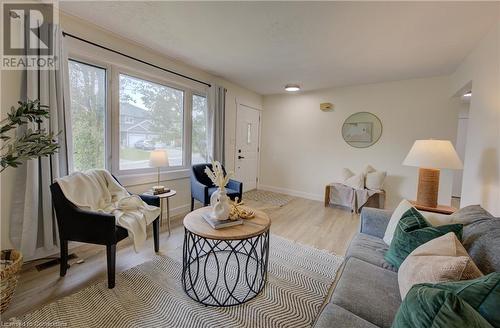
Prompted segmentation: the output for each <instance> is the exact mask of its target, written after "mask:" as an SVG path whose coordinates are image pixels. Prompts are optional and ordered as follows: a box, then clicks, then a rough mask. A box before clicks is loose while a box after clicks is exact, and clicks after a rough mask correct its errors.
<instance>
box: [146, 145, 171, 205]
mask: <svg viewBox="0 0 500 328" xmlns="http://www.w3.org/2000/svg"><path fill="white" fill-rule="evenodd" d="M168 165H169V164H168V154H167V151H166V150H163V149H159V150H153V151H152V152H151V153H150V154H149V166H151V167H156V168H157V169H158V183H157V185H156V186H153V193H154V194H155V195H157V194H161V193H164V192H169V191H170V190H169V189H165V186H160V168H162V167H167V166H168Z"/></svg>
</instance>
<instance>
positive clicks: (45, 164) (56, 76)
mask: <svg viewBox="0 0 500 328" xmlns="http://www.w3.org/2000/svg"><path fill="white" fill-rule="evenodd" d="M47 33H48V32H47ZM50 39H51V44H53V46H54V51H55V52H54V55H55V57H56V60H55V63H56V69H50V70H45V69H38V70H26V71H25V82H26V89H25V90H24V91H25V92H24V93H25V98H26V99H29V100H34V99H40V103H41V104H42V105H47V106H49V111H50V119H48V120H44V122H43V123H42V124H41V128H43V129H45V130H46V131H52V132H54V133H55V134H58V136H57V140H58V143H59V149H58V152H57V153H56V154H55V155H52V156H49V157H41V158H38V159H33V160H30V161H28V162H27V163H25V164H24V165H22V166H21V167H19V168H18V169H16V188H15V190H14V196H13V199H14V200H13V204H12V214H11V222H10V237H11V240H12V242H13V243H14V245H15V247H16V248H17V249H19V250H20V251H21V252H22V253H23V255H24V257H25V259H27V260H30V259H31V260H32V259H37V258H42V257H45V256H48V255H51V254H55V253H57V252H58V247H57V246H58V232H57V223H56V219H55V214H54V211H53V209H52V200H51V195H50V189H49V186H50V184H52V182H53V181H54V179H55V178H57V177H60V176H64V175H67V173H68V161H67V142H66V133H65V131H66V129H65V117H64V115H65V111H64V105H65V99H64V92H63V89H64V83H63V81H64V78H63V77H64V74H65V63H66V58H67V55H66V54H65V52H64V47H63V44H62V40H63V37H62V33H61V31H60V29H59V27H58V26H54V29H53V33H52V34H51V35H50ZM32 128H35V127H32Z"/></svg>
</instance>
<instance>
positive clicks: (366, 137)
mask: <svg viewBox="0 0 500 328" xmlns="http://www.w3.org/2000/svg"><path fill="white" fill-rule="evenodd" d="M381 136H382V122H381V121H380V119H379V118H378V117H377V116H376V115H374V114H372V113H369V112H358V113H354V114H352V115H351V116H349V117H348V118H347V119H346V120H345V121H344V124H343V125H342V137H343V138H344V141H345V142H347V143H348V144H349V145H350V146H352V147H356V148H366V147H370V146H371V145H373V144H375V143H376V142H377V141H378V140H379V139H380V137H381Z"/></svg>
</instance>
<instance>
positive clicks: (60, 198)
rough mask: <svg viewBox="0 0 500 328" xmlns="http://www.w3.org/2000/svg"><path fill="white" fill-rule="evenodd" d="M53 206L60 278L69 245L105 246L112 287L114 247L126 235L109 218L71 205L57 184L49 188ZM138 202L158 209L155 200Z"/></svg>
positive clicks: (156, 246)
mask: <svg viewBox="0 0 500 328" xmlns="http://www.w3.org/2000/svg"><path fill="white" fill-rule="evenodd" d="M50 191H51V194H52V203H53V205H54V209H55V212H56V217H57V225H58V228H59V241H60V245H61V268H60V275H61V277H63V276H65V275H66V271H67V269H68V268H69V265H68V241H79V242H84V243H90V244H97V245H106V257H107V268H108V288H110V289H111V288H114V287H115V267H116V244H117V243H118V242H119V241H121V240H123V239H125V238H127V237H128V231H127V230H126V229H124V228H122V227H120V226H117V225H116V221H115V217H114V216H113V215H111V214H106V213H99V212H93V211H88V210H84V209H81V208H78V207H77V206H75V205H74V204H73V203H71V202H70V201H69V200H68V199H67V198H66V197H65V196H64V193H63V192H62V190H61V187H60V186H59V184H58V183H57V182H55V183H53V184H52V185H51V186H50ZM140 197H141V199H142V200H143V201H144V202H145V203H147V204H149V205H153V206H158V207H159V206H160V199H159V198H158V197H157V196H150V195H140ZM153 238H154V249H155V252H158V251H159V248H160V220H159V217H158V218H156V219H155V220H154V221H153Z"/></svg>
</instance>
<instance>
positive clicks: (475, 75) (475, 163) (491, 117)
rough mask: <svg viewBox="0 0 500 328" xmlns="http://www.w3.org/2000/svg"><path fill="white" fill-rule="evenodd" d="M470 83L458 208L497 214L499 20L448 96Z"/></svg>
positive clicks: (455, 78) (462, 68) (466, 62)
mask: <svg viewBox="0 0 500 328" xmlns="http://www.w3.org/2000/svg"><path fill="white" fill-rule="evenodd" d="M471 81H472V99H471V103H470V109H469V122H468V127H467V143H466V150H465V161H464V171H463V181H462V200H461V205H470V204H481V205H482V206H483V207H484V208H486V209H487V210H489V211H490V212H491V213H493V214H495V215H500V21H499V22H498V24H496V25H495V27H494V28H493V29H492V30H491V31H490V33H488V34H487V35H486V36H485V37H484V39H483V40H482V41H481V42H480V43H479V45H478V46H477V47H476V48H475V49H474V51H473V52H472V53H471V54H470V55H469V56H467V58H465V60H464V61H463V63H462V64H461V65H460V66H459V67H458V69H457V70H456V72H455V73H454V74H453V75H452V77H451V93H452V94H454V93H456V92H457V91H458V90H461V89H462V88H463V86H465V85H467V84H468V83H470V82H471Z"/></svg>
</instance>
